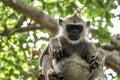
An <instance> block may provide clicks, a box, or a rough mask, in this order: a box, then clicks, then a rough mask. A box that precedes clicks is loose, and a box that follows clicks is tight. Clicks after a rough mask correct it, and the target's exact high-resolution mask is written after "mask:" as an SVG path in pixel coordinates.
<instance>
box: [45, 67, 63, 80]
mask: <svg viewBox="0 0 120 80" xmlns="http://www.w3.org/2000/svg"><path fill="white" fill-rule="evenodd" d="M47 75H48V78H49V80H54V79H55V80H64V78H63V76H62V75H61V74H60V72H59V73H56V71H55V70H54V69H49V70H48V72H47ZM52 78H54V79H52Z"/></svg>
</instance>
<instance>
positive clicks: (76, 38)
mask: <svg viewBox="0 0 120 80" xmlns="http://www.w3.org/2000/svg"><path fill="white" fill-rule="evenodd" d="M79 38H80V36H69V39H70V40H74V41H75V40H78V39H79Z"/></svg>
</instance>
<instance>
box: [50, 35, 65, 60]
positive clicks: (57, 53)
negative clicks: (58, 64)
mask: <svg viewBox="0 0 120 80" xmlns="http://www.w3.org/2000/svg"><path fill="white" fill-rule="evenodd" d="M50 53H51V55H52V56H53V58H56V59H57V60H59V59H60V58H61V57H62V56H63V48H62V45H61V43H60V40H59V38H56V37H54V38H51V39H50Z"/></svg>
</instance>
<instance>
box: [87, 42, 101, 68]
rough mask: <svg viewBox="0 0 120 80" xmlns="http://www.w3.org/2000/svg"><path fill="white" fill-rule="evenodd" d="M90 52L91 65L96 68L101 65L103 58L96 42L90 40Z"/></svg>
mask: <svg viewBox="0 0 120 80" xmlns="http://www.w3.org/2000/svg"><path fill="white" fill-rule="evenodd" d="M88 49H89V52H90V58H89V59H90V65H91V68H92V69H96V68H98V67H99V66H100V65H101V62H102V58H101V56H100V54H99V53H98V51H97V49H96V46H95V44H94V43H92V42H90V43H89V46H88Z"/></svg>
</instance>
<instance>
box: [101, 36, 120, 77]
mask: <svg viewBox="0 0 120 80" xmlns="http://www.w3.org/2000/svg"><path fill="white" fill-rule="evenodd" d="M110 40H111V44H104V45H103V46H102V50H103V52H104V53H105V54H106V60H105V65H106V66H107V67H109V68H112V69H113V70H114V71H115V72H117V74H118V75H119V76H120V34H118V35H116V36H114V37H111V38H110Z"/></svg>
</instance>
